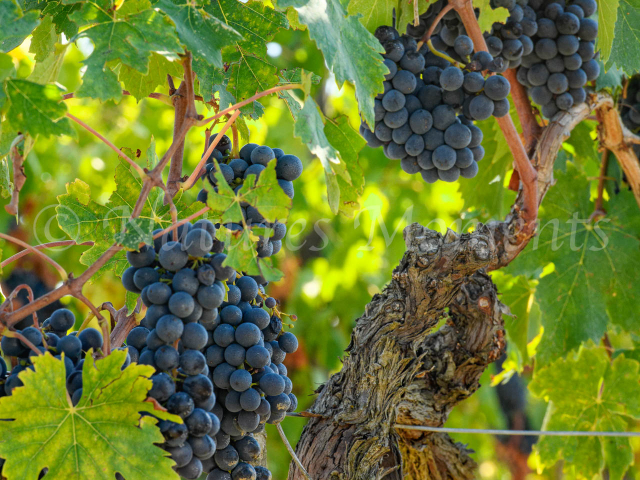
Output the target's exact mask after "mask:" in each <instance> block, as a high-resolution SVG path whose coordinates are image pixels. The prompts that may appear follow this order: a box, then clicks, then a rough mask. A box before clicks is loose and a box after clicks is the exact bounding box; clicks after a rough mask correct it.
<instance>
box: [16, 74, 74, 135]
mask: <svg viewBox="0 0 640 480" xmlns="http://www.w3.org/2000/svg"><path fill="white" fill-rule="evenodd" d="M4 88H5V93H6V94H7V97H8V99H9V102H10V107H9V111H8V112H7V119H8V120H9V122H10V123H11V124H12V125H13V127H14V128H16V129H18V130H20V131H21V132H28V133H30V134H31V135H33V136H35V135H38V134H41V135H44V136H46V137H48V136H50V135H63V134H65V135H70V136H72V137H75V135H76V132H75V130H74V129H73V128H71V123H70V122H69V119H68V118H64V114H65V113H66V112H67V107H66V105H65V104H64V103H63V102H62V101H61V96H60V91H59V90H58V88H57V87H55V86H53V85H39V84H37V83H33V82H29V81H28V80H21V79H8V80H6V81H5V84H4Z"/></svg>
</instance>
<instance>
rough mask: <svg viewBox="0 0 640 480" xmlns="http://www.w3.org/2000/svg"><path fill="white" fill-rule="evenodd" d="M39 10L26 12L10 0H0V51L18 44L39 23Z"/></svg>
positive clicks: (11, 48) (7, 49) (8, 49)
mask: <svg viewBox="0 0 640 480" xmlns="http://www.w3.org/2000/svg"><path fill="white" fill-rule="evenodd" d="M39 17H40V14H39V12H35V11H33V12H27V13H25V14H24V15H23V13H22V9H21V8H20V7H19V6H18V4H17V3H15V2H13V1H12V0H0V18H1V19H2V28H1V29H0V52H5V53H6V52H10V51H11V50H13V49H14V48H16V47H17V46H19V45H20V44H21V43H22V42H23V41H24V39H25V38H27V36H28V35H29V34H30V33H31V32H32V31H33V29H34V28H36V27H37V26H38V24H39V23H40V20H39Z"/></svg>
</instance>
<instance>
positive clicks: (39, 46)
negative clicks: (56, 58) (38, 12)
mask: <svg viewBox="0 0 640 480" xmlns="http://www.w3.org/2000/svg"><path fill="white" fill-rule="evenodd" d="M57 41H58V34H57V33H56V29H55V25H54V24H53V20H52V19H51V17H48V16H47V17H44V18H43V19H42V21H41V22H40V25H38V26H37V27H36V29H35V30H34V31H33V35H32V37H31V44H30V45H29V52H31V53H33V54H35V61H36V62H42V61H43V60H45V59H46V58H47V57H48V56H50V55H51V54H52V53H53V50H54V48H55V45H56V42H57Z"/></svg>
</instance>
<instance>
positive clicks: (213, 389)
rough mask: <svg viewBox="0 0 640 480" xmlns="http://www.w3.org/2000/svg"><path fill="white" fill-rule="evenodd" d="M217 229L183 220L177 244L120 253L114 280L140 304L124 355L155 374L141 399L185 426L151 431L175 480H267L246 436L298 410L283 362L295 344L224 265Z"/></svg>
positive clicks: (250, 285)
mask: <svg viewBox="0 0 640 480" xmlns="http://www.w3.org/2000/svg"><path fill="white" fill-rule="evenodd" d="M215 232H216V226H215V225H214V224H213V223H211V222H210V221H208V220H199V221H197V222H196V223H195V224H193V225H191V224H189V223H186V224H184V225H183V226H181V227H180V228H179V230H178V241H172V240H170V238H171V237H170V236H169V237H164V238H163V237H160V238H158V239H156V241H155V243H154V246H150V245H145V246H144V247H142V248H141V249H140V250H139V251H137V252H128V253H127V260H128V261H129V263H130V264H131V267H129V268H128V269H127V270H126V271H125V272H124V274H123V276H122V283H123V285H124V287H125V288H126V289H127V290H129V291H131V292H135V293H139V294H140V296H141V298H142V301H143V303H144V305H145V306H146V307H147V311H146V315H145V317H144V318H143V319H142V321H141V322H140V326H138V327H135V328H134V329H133V330H132V331H131V332H130V333H129V335H128V337H127V342H126V343H127V349H128V350H129V355H130V356H131V359H132V360H133V361H134V362H138V363H140V364H145V365H151V366H153V367H154V368H155V369H156V374H155V375H153V377H152V378H151V380H152V381H153V388H152V389H151V391H150V392H149V395H150V396H151V397H153V398H155V399H156V400H157V401H158V402H159V403H160V404H161V405H163V406H165V407H166V408H167V410H168V411H169V412H171V413H174V414H176V415H179V416H181V417H182V418H183V419H184V423H183V424H178V423H174V422H169V421H161V422H160V424H159V427H160V430H161V431H162V434H163V435H164V437H165V443H164V444H163V445H162V447H163V448H164V449H165V450H167V451H168V452H169V453H170V455H171V458H172V459H173V460H174V461H175V462H176V466H175V469H176V471H177V473H178V474H180V475H181V476H182V477H183V478H187V479H195V478H199V477H200V476H201V475H202V474H203V473H207V474H208V476H207V479H208V480H220V479H229V478H231V479H233V480H255V479H259V480H266V479H270V478H271V474H270V473H269V471H268V470H267V469H266V468H264V467H260V466H254V465H252V463H255V462H256V461H257V460H258V459H259V457H260V455H261V449H260V445H259V443H258V442H257V440H256V439H255V438H254V437H253V435H254V434H256V433H259V432H262V431H263V430H264V424H265V423H267V422H268V423H279V422H281V421H282V420H283V419H284V417H285V415H286V413H287V412H288V411H294V410H295V409H296V407H297V404H298V402H297V399H296V397H295V395H294V394H293V393H291V390H292V386H293V385H292V383H291V380H290V379H289V378H288V377H287V369H286V367H285V366H284V365H283V364H282V362H283V360H284V359H285V356H286V354H287V353H293V352H295V351H296V349H297V348H298V341H297V339H296V337H295V335H293V334H292V333H291V332H285V331H283V323H282V320H281V318H280V314H279V312H278V309H277V302H276V300H275V299H274V298H272V297H268V296H267V295H266V294H265V293H264V287H263V286H262V285H260V284H259V283H258V282H257V281H256V279H255V278H252V277H250V276H247V275H241V274H239V273H237V272H236V271H235V270H234V269H233V268H231V267H228V266H225V265H224V262H225V259H226V255H225V254H224V253H222V252H216V249H220V245H218V246H217V247H216V246H215V240H214V239H215Z"/></svg>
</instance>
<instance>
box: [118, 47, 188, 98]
mask: <svg viewBox="0 0 640 480" xmlns="http://www.w3.org/2000/svg"><path fill="white" fill-rule="evenodd" d="M183 74H184V72H183V69H182V65H180V63H179V62H176V61H171V60H169V59H167V58H166V57H165V56H164V55H160V54H158V53H152V54H151V56H150V57H149V71H148V72H147V73H146V74H144V73H141V72H140V71H139V70H137V69H135V68H133V67H130V66H129V65H124V64H123V65H121V67H120V71H119V72H118V79H119V80H120V81H121V82H122V84H123V86H124V88H125V90H128V91H129V93H130V94H131V95H133V96H134V97H135V98H136V100H138V101H140V100H142V99H143V98H146V97H147V96H148V95H149V94H150V93H152V92H154V91H155V89H156V88H157V87H159V86H160V85H165V84H166V83H167V75H171V76H172V77H174V78H181V77H182V76H183Z"/></svg>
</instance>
